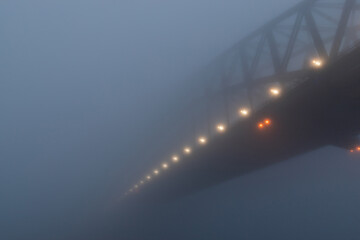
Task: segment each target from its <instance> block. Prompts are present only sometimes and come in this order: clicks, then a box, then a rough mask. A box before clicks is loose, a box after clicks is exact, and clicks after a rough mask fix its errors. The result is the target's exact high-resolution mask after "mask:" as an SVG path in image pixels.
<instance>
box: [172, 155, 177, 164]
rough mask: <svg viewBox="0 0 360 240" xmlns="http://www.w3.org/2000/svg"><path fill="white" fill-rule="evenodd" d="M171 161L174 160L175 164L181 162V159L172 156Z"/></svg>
mask: <svg viewBox="0 0 360 240" xmlns="http://www.w3.org/2000/svg"><path fill="white" fill-rule="evenodd" d="M171 159H172V161H173V162H175V163H176V162H178V161H179V157H178V156H176V155H174V156H172V158H171Z"/></svg>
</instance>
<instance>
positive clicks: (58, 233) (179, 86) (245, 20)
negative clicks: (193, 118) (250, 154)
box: [0, 0, 360, 240]
mask: <svg viewBox="0 0 360 240" xmlns="http://www.w3.org/2000/svg"><path fill="white" fill-rule="evenodd" d="M297 2H298V1H296V0H291V1H290V0H273V1H266V0H258V1H254V0H246V1H239V0H227V1H210V0H209V1H205V0H182V1H170V0H161V1H160V0H139V1H134V0H132V1H130V0H129V1H126V0H118V1H116V0H86V1H85V0H61V1H55V0H52V1H51V0H31V1H29V0H2V1H0V33H1V34H0V36H1V37H0V77H1V80H0V124H1V125H0V239H4V240H7V239H9V240H10V239H82V237H80V236H82V234H85V233H86V232H87V231H90V229H87V227H86V226H88V225H89V224H90V223H93V222H96V220H97V216H99V215H101V214H102V213H104V212H106V211H108V208H109V205H110V204H113V202H114V199H116V196H117V194H118V195H119V196H120V195H121V194H123V192H124V191H126V190H127V189H128V187H129V186H130V185H132V184H133V182H134V181H135V180H137V179H138V177H139V174H142V173H143V172H144V171H146V170H147V166H151V165H152V163H154V162H157V161H158V159H157V158H156V157H157V156H160V155H162V154H163V152H161V151H159V148H160V147H159V144H157V143H160V142H164V141H166V140H164V139H158V138H157V135H156V134H157V131H158V130H159V129H166V128H171V126H167V125H166V124H167V122H168V121H167V118H166V116H167V115H166V114H167V112H168V111H169V110H171V109H174V108H177V107H181V105H182V104H183V99H184V98H186V97H187V95H188V94H187V93H188V91H190V90H191V89H189V86H190V85H191V83H190V82H189V80H187V79H189V76H191V74H192V73H193V72H194V71H197V70H198V69H199V68H201V67H202V66H204V65H205V64H206V63H208V62H209V61H210V60H211V59H212V58H213V57H215V56H216V55H218V54H219V53H221V52H222V51H223V50H225V49H226V48H228V47H229V46H231V45H232V44H234V43H235V42H236V41H238V40H239V39H241V37H243V36H245V35H246V34H248V33H249V32H251V31H252V30H254V29H255V28H256V27H259V26H260V25H262V24H264V23H265V22H266V21H267V20H269V19H271V18H273V17H275V16H276V15H278V14H279V13H281V12H282V11H284V10H285V9H287V8H289V7H291V6H293V5H294V4H295V3H297ZM155 146H156V147H155ZM164 148H166V146H164ZM354 160H355V159H351V158H350V157H349V156H347V153H345V152H344V151H341V150H336V149H334V148H328V149H323V150H320V151H318V152H315V153H312V154H308V155H306V156H303V157H299V158H297V159H294V160H291V161H289V162H287V163H284V164H282V165H277V166H274V167H273V168H269V169H267V170H263V171H260V172H258V173H255V174H253V175H250V176H247V177H245V178H243V179H238V180H236V181H232V182H229V183H226V184H224V185H222V186H219V187H216V188H214V189H212V190H209V191H206V192H204V193H201V194H199V195H197V196H194V197H193V198H190V199H187V200H184V201H183V202H181V203H179V205H178V206H176V207H173V208H171V209H167V210H166V211H164V212H163V213H161V214H159V218H158V219H156V221H153V222H152V224H142V225H141V226H140V225H139V227H136V226H132V227H127V228H126V229H117V231H115V232H116V234H118V235H117V236H114V238H113V239H124V240H128V239H137V240H142V239H160V240H162V239H235V238H238V237H242V238H243V239H265V238H267V239H325V238H322V237H325V236H326V237H327V238H326V239H340V238H341V237H340V236H342V237H343V239H357V238H351V237H353V236H356V235H357V236H359V235H358V234H359V233H360V231H359V230H357V227H356V226H358V225H359V224H360V210H359V209H360V208H359V202H360V196H359V187H358V182H359V180H360V177H359V174H358V173H359V171H360V165H359V163H358V162H356V161H354ZM166 223H167V224H166ZM113 224H114V226H116V223H113ZM134 229H136V230H134ZM140 230H143V231H142V232H141V234H143V235H141V234H140V233H139V232H140ZM358 231H359V232H358ZM304 234H305V235H304ZM344 234H349V235H348V236H345V237H344ZM102 236H107V237H106V239H110V238H109V233H108V232H101V231H99V232H98V235H97V237H99V238H102ZM222 237H224V238H222ZM296 237H298V238H296Z"/></svg>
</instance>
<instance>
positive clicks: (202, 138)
mask: <svg viewBox="0 0 360 240" xmlns="http://www.w3.org/2000/svg"><path fill="white" fill-rule="evenodd" d="M198 142H199V143H200V144H201V145H204V144H206V143H207V139H206V137H199V139H198Z"/></svg>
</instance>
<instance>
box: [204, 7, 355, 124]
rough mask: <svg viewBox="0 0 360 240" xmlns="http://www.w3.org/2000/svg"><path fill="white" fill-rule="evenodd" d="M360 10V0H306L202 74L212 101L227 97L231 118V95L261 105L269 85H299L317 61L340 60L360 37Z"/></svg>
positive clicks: (254, 33)
mask: <svg viewBox="0 0 360 240" xmlns="http://www.w3.org/2000/svg"><path fill="white" fill-rule="evenodd" d="M359 10H360V4H359V3H357V0H337V1H334V0H305V1H303V2H301V3H299V4H298V5H296V6H295V7H293V8H291V9H289V10H288V11H286V12H284V13H283V14H281V15H280V16H278V17H276V18H275V19H273V20H271V21H270V22H268V23H267V24H266V25H264V26H262V27H261V28H259V29H257V30H256V31H254V32H253V33H251V34H250V35H248V36H247V37H245V38H243V39H242V40H241V41H239V42H238V43H236V44H235V45H234V46H233V47H231V48H230V49H228V50H227V51H226V52H224V53H223V54H221V55H220V56H219V57H217V58H216V59H215V60H214V61H213V62H211V63H210V64H209V65H208V66H207V67H206V68H205V69H204V71H203V72H202V74H201V75H199V76H198V78H200V79H201V80H203V83H204V85H205V89H206V90H205V93H206V94H205V98H206V99H207V100H206V102H207V105H210V106H213V105H214V104H213V103H214V101H218V100H219V101H223V104H220V105H221V108H222V110H221V111H222V115H226V117H225V119H226V121H227V122H229V121H230V119H231V116H229V115H230V114H229V112H230V111H231V110H230V109H231V107H230V105H231V104H230V103H231V99H233V98H236V99H237V101H240V102H242V104H243V105H244V104H245V105H247V106H251V107H252V108H253V109H256V107H257V106H261V104H262V103H263V102H264V101H266V100H265V98H264V96H266V94H264V91H265V90H266V87H268V86H269V84H274V83H276V84H278V85H280V86H281V87H284V88H287V87H294V86H295V85H296V83H298V82H299V81H301V80H302V79H304V78H305V77H306V76H307V74H308V73H309V71H312V69H311V66H310V61H311V59H314V58H316V59H321V61H322V62H323V63H325V64H326V63H328V62H330V61H334V60H335V59H336V58H337V56H338V55H339V53H341V52H342V51H344V50H346V49H347V48H349V47H351V46H353V45H354V44H355V43H356V42H357V41H358V32H359V31H360V15H359ZM219 95H222V97H219ZM218 105H219V104H218ZM237 105H239V104H237ZM205 108H207V109H210V108H211V107H209V106H207V107H205ZM213 111H214V110H213ZM215 111H216V110H215ZM224 111H225V113H224ZM206 115H211V114H210V113H207V114H206ZM213 115H214V114H213ZM215 115H219V114H215ZM206 117H207V118H211V116H206ZM223 119H224V118H223ZM205 121H209V120H205Z"/></svg>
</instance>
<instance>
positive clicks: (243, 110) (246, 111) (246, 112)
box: [239, 108, 250, 117]
mask: <svg viewBox="0 0 360 240" xmlns="http://www.w3.org/2000/svg"><path fill="white" fill-rule="evenodd" d="M249 113H250V110H249V109H247V108H241V109H240V110H239V115H240V116H243V117H247V116H249Z"/></svg>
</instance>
